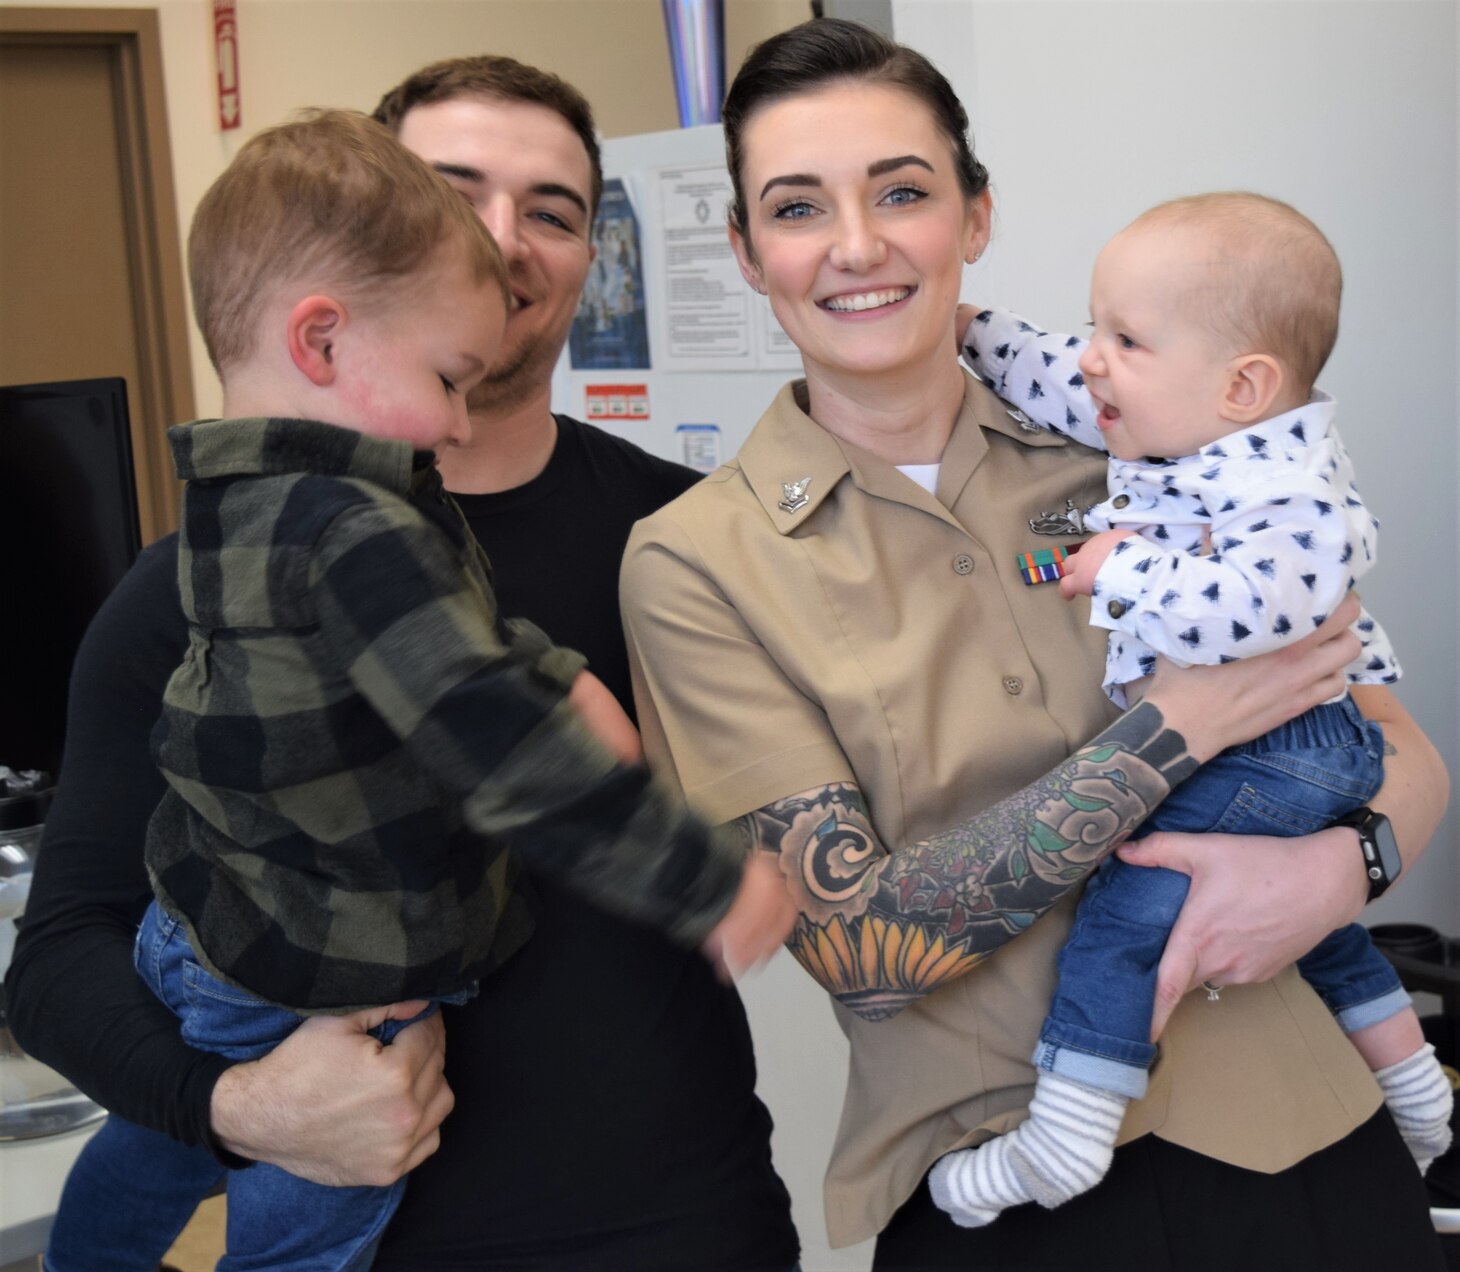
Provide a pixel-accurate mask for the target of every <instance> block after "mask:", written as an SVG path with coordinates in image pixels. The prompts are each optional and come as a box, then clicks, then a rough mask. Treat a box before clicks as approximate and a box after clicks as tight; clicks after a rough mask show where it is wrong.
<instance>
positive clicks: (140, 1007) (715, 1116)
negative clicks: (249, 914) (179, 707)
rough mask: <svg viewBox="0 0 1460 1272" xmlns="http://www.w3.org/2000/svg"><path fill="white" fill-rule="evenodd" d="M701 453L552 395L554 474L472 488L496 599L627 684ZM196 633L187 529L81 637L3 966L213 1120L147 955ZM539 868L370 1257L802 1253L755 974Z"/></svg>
mask: <svg viewBox="0 0 1460 1272" xmlns="http://www.w3.org/2000/svg"><path fill="white" fill-rule="evenodd" d="M696 476H697V474H695V473H693V472H692V471H690V470H689V469H685V468H681V467H679V466H678V465H675V464H670V463H666V462H665V461H663V460H659V459H655V458H653V457H652V456H650V455H647V454H646V453H645V452H643V451H642V450H640V449H638V448H637V447H635V446H632V445H631V444H629V443H627V442H624V441H621V440H619V439H617V438H614V437H612V436H610V435H609V434H606V433H603V432H602V431H600V430H598V429H594V428H592V427H590V426H588V425H585V424H581V423H578V422H577V421H575V420H571V419H568V418H566V417H562V416H559V417H558V443H557V446H556V448H555V450H554V453H553V456H552V459H551V460H550V462H549V464H548V467H547V468H546V469H545V470H544V472H543V473H542V474H541V476H539V477H538V478H536V479H535V480H534V481H532V482H529V483H528V484H527V485H526V486H522V487H519V488H518V489H516V490H512V491H507V492H504V493H502V494H496V495H474V496H473V495H469V496H464V497H462V498H461V500H460V502H461V504H462V507H463V509H464V510H465V512H466V514H467V518H468V520H469V521H470V522H471V525H472V528H473V530H474V531H475V533H476V534H477V535H478V537H479V538H480V540H481V541H482V543H483V545H484V546H485V548H486V550H487V555H488V556H489V558H490V559H491V561H492V566H493V585H494V587H495V589H496V591H497V595H498V600H499V603H500V605H501V612H502V613H504V614H507V615H513V616H521V617H525V618H529V619H531V620H532V621H533V622H535V623H537V624H538V625H539V626H540V627H542V628H543V629H544V630H545V631H547V632H548V633H549V634H550V635H551V636H552V637H553V638H554V639H555V640H556V641H558V642H559V643H560V644H565V645H570V646H572V647H573V648H576V649H578V650H581V651H582V652H583V653H584V654H585V655H586V656H587V657H588V659H589V663H590V666H591V667H592V668H593V669H594V671H595V672H597V673H598V675H599V676H600V677H601V678H602V679H603V681H604V683H605V684H607V685H608V687H609V688H610V689H611V690H612V691H613V692H614V693H615V694H616V695H617V696H618V697H619V698H620V700H621V701H623V702H624V704H625V706H626V707H631V703H630V702H629V701H628V698H629V685H628V668H627V658H626V654H625V652H624V644H623V635H622V631H621V628H620V624H619V610H618V565H619V560H620V558H621V557H622V554H623V548H624V544H625V542H626V540H627V538H628V533H629V528H630V527H631V526H632V524H633V523H634V522H635V521H636V520H638V519H639V518H641V517H644V516H647V515H648V514H649V513H650V512H653V511H654V510H655V509H657V508H658V507H659V506H660V505H662V504H663V503H665V502H666V501H667V500H669V499H670V498H672V497H673V496H675V495H676V494H678V493H679V492H680V491H681V490H683V489H685V488H686V487H687V486H689V485H690V484H692V483H693V482H694V480H695V479H696ZM185 640H186V633H185V630H184V628H183V623H182V615H181V609H180V606H179V602H178V595H177V546H176V540H175V538H169V539H165V540H163V541H161V542H160V543H158V544H156V545H154V546H153V547H152V548H150V549H148V551H147V552H146V553H144V554H143V557H142V559H141V560H140V561H139V562H138V564H137V566H136V567H135V568H134V569H133V571H132V572H131V574H129V575H128V577H127V578H126V579H125V580H124V581H123V583H122V584H121V585H120V586H119V587H118V589H117V591H116V592H115V593H114V594H113V596H112V597H111V598H110V599H109V600H108V602H107V604H106V606H105V607H103V610H102V612H101V614H99V615H98V617H97V620H96V621H95V623H94V624H93V627H92V630H91V631H90V632H89V633H88V635H87V638H86V641H85V642H83V645H82V649H81V652H80V653H79V654H78V658H77V666H76V671H75V677H74V680H73V688H72V694H71V712H70V717H69V719H68V723H67V742H66V758H65V761H64V777H63V782H62V786H61V790H60V791H59V792H58V798H57V800H56V803H55V805H54V806H53V808H52V812H51V814H50V817H49V818H48V819H47V831H46V839H45V844H44V847H43V850H42V852H41V856H40V862H39V864H38V868H37V874H36V879H35V883H34V886H33V890H32V895H31V901H30V905H29V907H28V913H27V923H26V928H25V931H24V933H23V935H22V938H21V941H20V943H19V946H18V948H17V953H16V959H15V963H14V965H13V967H12V975H11V977H10V988H11V991H12V998H13V1006H14V1008H15V1011H14V1013H13V1016H14V1025H15V1032H16V1035H17V1037H18V1038H19V1040H20V1041H21V1043H22V1045H23V1046H25V1047H26V1048H27V1049H28V1050H29V1051H31V1053H32V1054H34V1055H36V1056H37V1057H38V1058H41V1059H43V1060H46V1061H47V1062H48V1063H51V1064H52V1065H54V1066H55V1067H57V1068H58V1069H60V1070H61V1071H62V1072H64V1073H66V1074H67V1076H68V1077H70V1078H71V1080H72V1081H74V1082H76V1083H77V1085H78V1086H80V1087H81V1088H82V1089H83V1090H85V1091H87V1092H88V1093H89V1094H91V1095H93V1096H94V1097H95V1098H97V1099H99V1100H100V1101H101V1102H102V1103H103V1104H105V1105H107V1106H108V1107H109V1108H112V1109H113V1110H114V1111H116V1112H118V1113H120V1114H121V1115H123V1116H126V1117H129V1118H131V1119H132V1120H134V1121H138V1122H141V1123H143V1124H144V1125H149V1126H154V1127H157V1128H159V1129H163V1130H166V1131H169V1132H170V1133H172V1134H174V1135H175V1136H177V1137H178V1138H180V1139H183V1140H184V1141H187V1142H197V1141H198V1140H199V1139H201V1138H202V1136H203V1135H204V1133H205V1130H206V1126H207V1105H208V1099H209V1097H210V1095H211V1092H212V1085H213V1082H214V1081H215V1080H216V1076H217V1074H218V1073H219V1072H221V1070H222V1069H223V1068H225V1067H226V1063H227V1062H225V1061H221V1060H219V1059H217V1058H216V1057H211V1056H205V1055H203V1054H202V1053H199V1052H195V1051H192V1050H191V1049H190V1048H188V1047H186V1046H184V1045H183V1044H182V1042H181V1041H180V1039H179V1038H178V1036H177V1027H176V1022H175V1021H174V1020H173V1019H172V1017H171V1016H170V1014H169V1013H167V1012H166V1009H164V1008H162V1007H161V1005H160V1004H158V1003H157V1002H156V1001H155V1000H153V999H151V996H150V994H148V992H147V990H146V989H145V987H143V986H142V985H141V982H140V981H139V980H138V979H137V978H136V977H135V975H134V974H133V972H132V970H131V965H130V942H131V933H132V931H134V930H135V925H136V922H137V920H138V918H140V916H141V912H142V910H143V909H144V908H145V906H146V904H147V901H148V900H149V899H150V891H149V889H148V887H147V880H146V876H145V873H144V871H143V866H142V842H143V836H144V832H145V827H146V822H147V818H148V816H149V815H150V813H151V810H152V808H153V806H154V805H155V804H156V802H157V799H158V798H159V796H160V794H161V779H160V777H159V776H158V775H157V771H156V769H155V768H154V767H153V766H152V763H151V759H150V757H149V755H148V753H147V738H148V733H149V732H150V729H151V725H152V722H153V721H154V720H155V719H156V716H157V712H158V709H159V706H160V702H161V696H162V686H163V684H164V683H165V682H166V678H167V676H168V675H169V674H171V671H172V668H173V667H174V666H175V665H176V664H177V662H178V660H179V659H180V658H181V656H182V650H183V647H184V644H185ZM534 883H535V886H536V890H537V893H538V898H539V901H540V902H541V906H542V912H541V914H540V915H539V917H538V923H537V931H536V933H535V934H534V936H533V938H532V940H531V941H529V942H528V944H527V946H526V947H525V948H524V949H523V950H522V951H520V952H519V953H518V954H517V955H515V956H514V957H513V958H512V959H511V960H510V961H509V962H508V963H507V964H506V965H505V966H504V967H503V968H501V969H499V970H498V971H497V972H495V973H493V975H492V976H490V977H488V978H487V979H486V980H485V981H484V982H483V985H482V992H481V993H480V995H479V996H478V997H477V998H476V999H475V1000H474V1001H473V1002H472V1003H470V1004H469V1005H467V1006H466V1007H463V1008H458V1009H451V1008H448V1009H446V1026H447V1038H448V1046H447V1076H448V1079H449V1080H450V1082H451V1085H452V1089H453V1091H454V1092H455V1094H456V1107H455V1110H454V1111H453V1112H452V1114H451V1116H450V1117H449V1118H447V1120H446V1122H445V1123H444V1124H443V1126H442V1135H441V1149H440V1151H439V1152H438V1153H436V1154H435V1155H434V1156H432V1157H430V1158H428V1159H427V1160H426V1162H424V1163H423V1164H422V1165H421V1166H420V1167H419V1168H418V1169H417V1170H416V1172H415V1173H414V1174H413V1175H412V1176H411V1179H410V1183H409V1186H408V1187H407V1190H406V1196H405V1200H404V1202H403V1203H402V1205H401V1209H400V1211H399V1212H398V1213H397V1216H396V1218H395V1219H394V1221H393V1222H392V1224H391V1227H390V1229H389V1231H388V1232H387V1234H386V1241H385V1244H384V1247H383V1248H382V1250H381V1252H380V1256H379V1259H378V1260H377V1263H376V1266H377V1267H378V1268H381V1269H407V1268H408V1269H411V1270H412V1272H417V1270H419V1269H423V1268H430V1269H432V1270H433V1272H436V1270H438V1269H439V1270H441V1272H449V1270H450V1269H453V1268H463V1269H464V1268H489V1269H509V1268H510V1269H514V1270H515V1269H523V1270H524V1272H525V1270H527V1269H535V1268H543V1269H552V1270H553V1272H691V1270H692V1272H761V1270H762V1269H765V1270H766V1272H771V1270H772V1269H776V1270H782V1269H786V1268H789V1267H790V1266H791V1265H792V1264H794V1263H795V1261H796V1257H797V1241H796V1234H795V1230H794V1228H793V1227H792V1225H791V1219H790V1199H789V1197H788V1196H787V1194H786V1190H785V1187H784V1185H782V1183H781V1181H780V1179H779V1178H778V1177H777V1176H776V1174H775V1171H774V1170H773V1168H772V1166H771V1161H770V1115H769V1113H768V1112H767V1111H766V1109H765V1107H764V1106H763V1105H762V1104H761V1103H760V1101H759V1100H757V1099H756V1098H755V1095H754V1086H755V1067H754V1058H753V1056H752V1054H751V1046H750V1032H749V1029H748V1026H747V1024H746V1021H745V1014H744V1009H743V1008H742V1006H741V1003H740V999H739V996H738V995H737V994H736V993H735V992H734V991H733V990H732V989H727V988H726V987H724V986H722V985H721V984H720V983H719V982H718V981H717V980H716V979H715V977H714V975H713V974H712V972H711V970H710V967H709V964H708V963H706V962H705V960H704V959H702V958H700V957H699V955H697V954H693V953H688V952H686V951H684V950H681V949H679V948H677V947H675V946H673V945H670V944H669V943H668V942H667V941H665V940H664V939H663V938H662V937H660V936H659V935H658V934H657V933H655V932H652V931H650V930H648V929H646V928H640V927H637V926H634V925H631V924H628V923H625V922H622V921H620V920H617V919H613V918H610V917H609V916H608V915H606V914H603V913H601V912H599V911H597V910H594V909H592V908H590V907H589V906H587V905H586V904H584V903H583V902H581V901H579V900H578V899H577V898H575V897H573V896H572V895H571V894H569V893H568V892H566V891H565V890H563V889H561V888H558V887H556V886H554V885H553V884H551V883H550V882H549V881H545V880H540V879H539V880H535V881H534ZM138 991H140V996H139V994H138ZM57 1002H65V1003H66V1004H67V1010H66V1011H64V1012H58V1011H55V1010H54V1005H55V1004H56V1003H57ZM43 1003H46V1004H49V1006H50V1010H42V1004H43ZM123 1057H125V1058H126V1059H125V1060H123V1059H122V1058H123ZM179 1092H181V1093H182V1098H181V1099H179V1095H178V1093H179Z"/></svg>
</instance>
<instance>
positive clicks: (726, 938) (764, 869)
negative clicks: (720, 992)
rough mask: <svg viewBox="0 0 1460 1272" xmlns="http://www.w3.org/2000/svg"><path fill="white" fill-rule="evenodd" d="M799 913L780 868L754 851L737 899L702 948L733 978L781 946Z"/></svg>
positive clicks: (768, 956) (746, 864) (747, 862)
mask: <svg viewBox="0 0 1460 1272" xmlns="http://www.w3.org/2000/svg"><path fill="white" fill-rule="evenodd" d="M796 915H797V910H796V906H795V905H794V903H793V902H792V901H791V894H790V893H789V892H788V891H787V890H786V881H785V880H784V879H783V878H782V877H781V871H780V868H779V867H778V866H777V865H776V863H775V861H774V860H773V859H772V858H771V857H770V855H769V854H767V853H763V852H752V853H751V855H750V857H749V858H748V859H747V860H746V863H745V873H744V874H743V875H742V876H741V879H740V890H739V891H738V892H737V893H736V894H735V900H734V901H733V902H732V903H731V905H730V909H729V910H728V911H726V913H725V917H724V918H723V919H721V920H720V921H719V923H717V924H716V925H715V928H714V930H713V931H712V932H711V933H710V935H709V936H707V937H706V938H705V943H704V944H703V945H702V946H701V947H700V949H701V952H702V953H703V954H704V956H705V957H706V958H707V959H709V960H710V962H712V963H714V964H715V965H716V966H717V967H718V968H719V970H720V973H721V976H722V978H724V979H726V980H734V979H735V978H736V977H738V976H740V975H741V974H743V973H744V972H747V971H749V970H750V969H751V968H752V967H754V966H755V965H756V964H757V963H763V962H765V961H766V960H767V959H768V958H770V956H771V955H772V954H774V953H775V952H776V951H777V950H778V949H780V947H781V945H782V943H783V942H784V941H785V939H786V938H787V937H788V936H789V935H790V934H791V928H792V927H793V926H794V924H795V922H796Z"/></svg>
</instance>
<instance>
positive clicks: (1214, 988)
mask: <svg viewBox="0 0 1460 1272" xmlns="http://www.w3.org/2000/svg"><path fill="white" fill-rule="evenodd" d="M1201 987H1202V988H1203V989H1204V990H1206V991H1207V1002H1209V1003H1214V1002H1216V1001H1217V999H1219V998H1220V997H1221V996H1222V990H1223V989H1225V988H1226V986H1225V985H1213V984H1212V983H1211V981H1209V980H1207V981H1202V983H1201Z"/></svg>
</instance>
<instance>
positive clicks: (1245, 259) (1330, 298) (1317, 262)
mask: <svg viewBox="0 0 1460 1272" xmlns="http://www.w3.org/2000/svg"><path fill="white" fill-rule="evenodd" d="M1134 224H1135V225H1137V226H1141V225H1177V226H1188V227H1191V228H1194V229H1198V230H1200V231H1203V232H1204V233H1206V234H1208V235H1209V236H1210V238H1211V242H1212V245H1213V246H1214V247H1215V249H1216V256H1215V258H1214V261H1213V264H1214V265H1216V266H1218V267H1220V269H1221V275H1220V278H1219V279H1218V281H1216V282H1215V284H1214V286H1213V288H1212V290H1211V294H1210V296H1207V297H1203V299H1202V302H1201V303H1202V315H1201V316H1202V317H1203V318H1204V319H1205V321H1206V322H1207V323H1208V325H1209V326H1210V327H1211V329H1212V330H1213V333H1214V334H1215V335H1216V336H1217V337H1218V339H1220V340H1221V341H1222V342H1223V343H1224V344H1227V345H1228V346H1230V347H1231V349H1232V352H1233V353H1234V354H1236V353H1268V354H1271V355H1272V356H1273V357H1275V358H1277V359H1278V360H1279V361H1281V362H1282V363H1283V364H1284V365H1285V366H1286V368H1287V370H1288V372H1289V373H1290V374H1291V375H1292V377H1293V379H1294V381H1295V387H1297V388H1298V389H1299V390H1301V391H1305V392H1306V391H1310V390H1311V389H1312V387H1313V382H1314V381H1315V380H1317V378H1318V375H1319V373H1320V372H1321V371H1322V370H1323V366H1324V364H1325V363H1326V362H1327V361H1328V355H1329V354H1330V353H1332V352H1333V345H1334V342H1335V341H1336V340H1337V339H1338V311H1339V303H1340V300H1341V299H1342V295H1343V270H1342V268H1341V267H1340V265H1339V263H1338V255H1337V253H1336V252H1334V250H1333V245H1332V244H1331V243H1329V241H1328V239H1327V238H1325V237H1324V235H1323V232H1322V231H1321V230H1320V229H1319V228H1318V227H1317V226H1316V225H1314V224H1313V222H1312V221H1310V220H1309V219H1308V218H1307V217H1306V216H1304V215H1303V214H1302V213H1301V212H1299V211H1298V210H1297V209H1296V208H1293V207H1291V206H1290V205H1288V204H1286V203H1283V202H1281V201H1280V200H1278V199H1271V198H1268V197H1267V196H1266V195H1261V194H1252V193H1249V192H1247V191H1223V192H1220V193H1216V194H1197V195H1192V196H1190V197H1188V198H1185V199H1173V200H1172V201H1171V202H1170V203H1162V204H1160V205H1159V206H1157V207H1154V208H1152V209H1151V210H1150V211H1149V212H1145V213H1143V214H1142V215H1141V216H1139V217H1137V218H1136V220H1135V222H1134Z"/></svg>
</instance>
